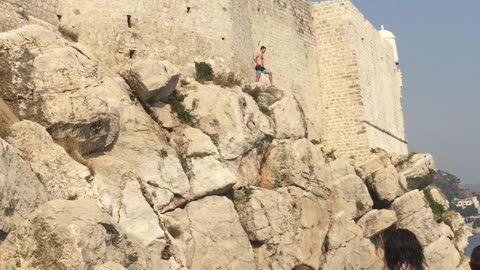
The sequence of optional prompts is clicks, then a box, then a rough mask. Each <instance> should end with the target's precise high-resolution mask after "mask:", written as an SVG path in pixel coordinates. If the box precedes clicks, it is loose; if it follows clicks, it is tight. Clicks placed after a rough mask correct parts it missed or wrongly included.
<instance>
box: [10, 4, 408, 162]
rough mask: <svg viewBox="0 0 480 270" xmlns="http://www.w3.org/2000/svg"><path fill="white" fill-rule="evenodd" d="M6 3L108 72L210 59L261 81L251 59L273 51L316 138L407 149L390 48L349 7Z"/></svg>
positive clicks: (360, 152)
mask: <svg viewBox="0 0 480 270" xmlns="http://www.w3.org/2000/svg"><path fill="white" fill-rule="evenodd" d="M6 1H7V2H10V3H12V4H14V5H16V6H19V7H21V8H23V10H24V11H25V12H27V13H28V14H29V15H31V16H34V17H37V18H40V19H43V20H45V21H48V22H49V23H51V24H54V25H59V26H60V27H61V28H63V29H66V30H67V31H68V32H70V33H74V34H75V35H77V36H78V40H79V42H81V43H83V44H86V45H88V46H89V47H90V48H91V49H92V52H93V53H94V54H95V56H96V57H97V58H98V59H99V60H100V62H101V65H102V66H103V67H104V68H103V69H102V70H101V71H102V72H105V73H106V75H109V74H108V70H113V71H114V72H118V71H119V70H121V69H122V68H123V67H124V66H125V65H127V64H129V63H131V62H132V61H135V59H137V58H144V57H146V58H157V59H167V60H169V61H171V62H173V63H175V64H176V65H178V66H179V67H180V68H181V69H182V71H183V72H187V73H188V72H191V71H192V70H193V61H194V60H197V61H200V60H208V61H210V62H212V63H213V64H214V66H215V67H216V68H219V69H222V70H226V71H234V72H236V73H238V74H241V75H242V76H243V77H244V78H248V79H250V78H252V79H253V77H254V71H253V63H252V57H253V54H254V53H255V51H256V50H258V47H259V46H261V45H264V46H267V48H268V51H267V56H266V57H267V58H266V59H267V60H266V66H267V68H270V69H271V70H272V71H273V72H274V80H275V84H276V85H277V86H278V87H279V88H281V89H288V91H290V92H291V93H292V94H293V95H294V96H295V98H296V99H297V100H298V102H299V103H300V105H301V107H302V109H303V110H304V113H305V115H306V116H307V123H306V124H307V127H308V136H309V138H311V139H319V138H323V139H324V140H325V141H326V142H327V143H328V144H330V145H331V146H333V147H336V148H338V149H339V153H340V154H342V155H355V156H358V157H364V156H366V155H367V154H368V153H369V151H370V148H375V147H381V148H384V149H385V150H387V151H391V152H397V153H406V151H407V149H406V143H405V141H404V137H405V135H404V130H403V116H402V110H401V104H400V95H401V88H400V84H401V83H400V82H401V80H400V77H399V74H398V73H396V71H395V65H394V64H393V65H392V62H391V61H392V51H391V48H389V47H388V46H389V45H388V44H386V43H385V42H384V41H382V40H381V38H380V36H379V35H378V34H377V32H376V30H375V29H374V27H373V26H372V25H370V24H369V23H367V22H366V21H365V20H364V19H363V17H362V15H361V14H360V13H359V12H358V10H356V9H355V7H354V6H353V5H352V4H351V3H350V2H349V1H346V0H335V1H325V2H321V3H319V4H313V3H311V2H308V1H305V0H244V1H238V0H195V1H193V0H138V1H130V0H116V1H93V0H6Z"/></svg>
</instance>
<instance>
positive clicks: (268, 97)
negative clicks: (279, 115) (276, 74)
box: [249, 83, 285, 108]
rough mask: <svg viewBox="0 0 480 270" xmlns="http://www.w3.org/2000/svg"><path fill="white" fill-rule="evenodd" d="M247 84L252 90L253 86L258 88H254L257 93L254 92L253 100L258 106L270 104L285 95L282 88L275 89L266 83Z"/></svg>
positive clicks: (268, 105)
mask: <svg viewBox="0 0 480 270" xmlns="http://www.w3.org/2000/svg"><path fill="white" fill-rule="evenodd" d="M249 86H250V88H251V89H252V90H254V91H255V88H257V89H258V90H256V91H257V92H258V93H257V94H256V99H255V101H256V102H257V104H258V105H259V106H263V107H265V108H268V107H270V106H272V105H273V104H275V103H276V102H278V101H280V100H281V99H282V98H283V97H284V96H285V93H284V92H283V91H282V90H279V89H276V88H275V87H270V86H268V85H263V84H261V83H256V84H250V85H249Z"/></svg>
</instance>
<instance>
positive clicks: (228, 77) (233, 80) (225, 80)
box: [213, 72, 242, 87]
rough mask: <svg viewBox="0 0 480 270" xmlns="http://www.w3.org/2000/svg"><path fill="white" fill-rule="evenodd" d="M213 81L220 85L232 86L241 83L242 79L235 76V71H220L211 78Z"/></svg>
mask: <svg viewBox="0 0 480 270" xmlns="http://www.w3.org/2000/svg"><path fill="white" fill-rule="evenodd" d="M213 83H214V84H216V85H220V86H222V87H233V86H240V85H242V81H241V80H240V79H238V78H237V76H235V73H233V72H229V73H222V74H220V75H217V76H215V77H214V79H213Z"/></svg>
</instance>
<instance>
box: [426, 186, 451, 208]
mask: <svg viewBox="0 0 480 270" xmlns="http://www.w3.org/2000/svg"><path fill="white" fill-rule="evenodd" d="M430 193H431V194H432V198H433V199H434V200H435V201H436V202H437V203H439V204H441V205H443V207H445V209H448V208H449V207H450V204H449V203H448V200H447V199H446V198H445V196H444V195H443V194H442V192H441V191H440V190H439V189H438V188H437V187H430Z"/></svg>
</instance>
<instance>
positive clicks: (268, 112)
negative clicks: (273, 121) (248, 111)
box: [258, 105, 272, 117]
mask: <svg viewBox="0 0 480 270" xmlns="http://www.w3.org/2000/svg"><path fill="white" fill-rule="evenodd" d="M258 108H259V109H260V111H261V112H262V113H263V114H265V115H266V116H270V117H271V116H272V111H270V109H269V108H268V107H266V106H263V105H259V106H258Z"/></svg>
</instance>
